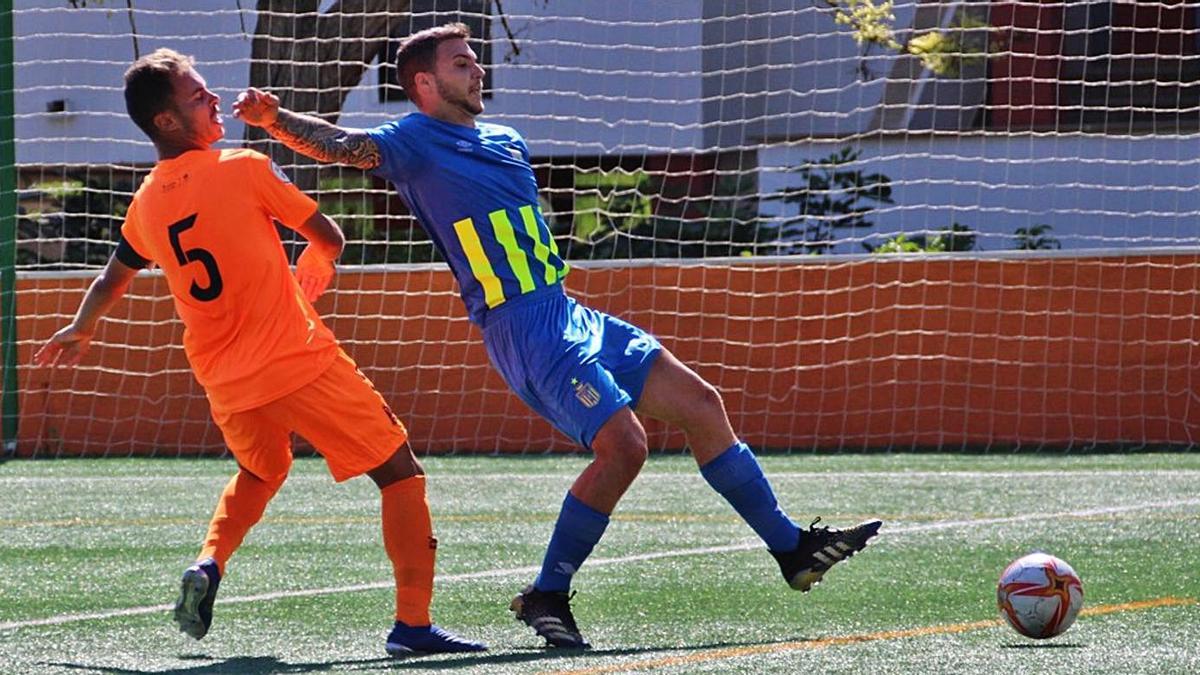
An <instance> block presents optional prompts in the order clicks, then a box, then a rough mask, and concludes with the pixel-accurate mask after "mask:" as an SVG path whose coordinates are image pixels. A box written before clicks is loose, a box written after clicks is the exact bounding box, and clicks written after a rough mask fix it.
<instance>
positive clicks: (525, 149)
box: [512, 129, 533, 164]
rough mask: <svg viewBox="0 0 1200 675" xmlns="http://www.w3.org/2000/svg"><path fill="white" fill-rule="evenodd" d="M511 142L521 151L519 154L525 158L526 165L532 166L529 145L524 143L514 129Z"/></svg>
mask: <svg viewBox="0 0 1200 675" xmlns="http://www.w3.org/2000/svg"><path fill="white" fill-rule="evenodd" d="M512 135H513V142H514V143H516V144H517V147H518V148H520V149H521V154H522V155H524V156H525V163H526V164H533V160H531V159H530V158H529V145H528V144H527V143H525V137H524V136H522V135H521V134H520V133H519V132H518V131H517V130H516V129H513V132H512Z"/></svg>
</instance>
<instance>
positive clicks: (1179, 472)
mask: <svg viewBox="0 0 1200 675" xmlns="http://www.w3.org/2000/svg"><path fill="white" fill-rule="evenodd" d="M766 473H767V477H768V478H772V479H774V478H787V479H789V480H795V479H801V480H803V479H811V480H828V479H829V477H830V476H838V477H839V478H840V477H846V478H875V479H882V480H892V479H907V478H1057V477H1060V476H1062V475H1064V474H1067V475H1070V476H1075V477H1081V478H1089V477H1094V478H1108V477H1113V476H1147V477H1165V478H1172V477H1176V478H1200V469H1140V470H1128V469H1078V470H1072V469H1037V470H1030V471H954V470H947V471H887V470H885V469H881V470H878V471H835V470H824V471H767V472H766ZM231 475H233V472H232V471H231V472H230V473H229V474H228V475H209V476H66V475H64V476H0V485H14V484H15V485H21V484H42V483H57V482H64V481H70V482H71V483H72V484H78V483H100V482H133V483H142V482H145V483H149V482H175V483H178V482H194V481H197V480H206V479H211V480H214V481H227V480H229V476H231ZM692 477H694V478H697V479H699V478H700V474H699V472H696V471H680V472H679V473H670V472H646V473H640V474H638V480H662V479H672V480H679V479H680V478H692ZM428 478H429V481H430V482H431V483H450V482H455V481H464V480H465V481H471V482H472V483H474V482H478V481H480V480H520V479H525V480H528V479H535V480H561V481H565V482H570V481H572V480H574V477H573V476H567V475H564V474H562V473H481V474H473V475H464V474H438V473H436V472H435V473H433V474H430V475H429V477H428ZM300 481H304V482H309V481H317V482H322V483H329V484H330V485H332V484H333V479H332V478H330V477H329V476H327V475H325V474H305V475H299V476H289V477H288V479H287V482H288V483H296V482H300Z"/></svg>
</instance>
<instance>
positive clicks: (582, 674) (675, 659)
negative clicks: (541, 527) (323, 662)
mask: <svg viewBox="0 0 1200 675" xmlns="http://www.w3.org/2000/svg"><path fill="white" fill-rule="evenodd" d="M1195 604H1197V600H1196V599H1195V598H1176V597H1171V596H1167V597H1163V598H1156V599H1154V600H1140V601H1137V602H1125V603H1120V604H1114V605H1098V606H1096V607H1085V608H1084V609H1083V611H1081V612H1080V613H1079V614H1080V616H1101V615H1104V614H1116V613H1118V612H1136V611H1140V610H1145V609H1155V608H1158V607H1174V606H1179V605H1195ZM1000 625H1002V623H1001V621H1000V620H998V619H996V620H988V621H969V622H966V623H949V624H940V625H935V626H922V627H920V628H906V629H901V630H885V631H879V632H876V633H860V634H857V635H841V636H835V637H827V638H821V639H818V640H797V641H795V642H779V643H775V644H765V645H754V646H747V647H728V648H725V649H712V650H708V651H704V652H698V653H695V654H689V655H687V656H667V657H663V658H657V659H646V660H642V661H631V662H626V663H618V664H612V665H608V666H597V667H594V668H580V669H578V670H556V671H550V672H548V673H546V675H599V674H600V673H623V672H628V671H632V670H652V669H655V668H670V667H673V666H684V665H688V664H692V663H701V662H705V661H720V660H722V659H733V658H738V657H742V656H753V655H755V654H777V653H779V652H788V651H795V650H800V649H824V648H825V647H834V646H838V645H848V644H857V643H860V642H877V641H882V640H901V639H904V638H914V637H924V636H926V635H947V634H951V633H965V632H967V631H972V630H982V629H984V628H995V627H997V626H1000Z"/></svg>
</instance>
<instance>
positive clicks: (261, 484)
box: [197, 469, 283, 574]
mask: <svg viewBox="0 0 1200 675" xmlns="http://www.w3.org/2000/svg"><path fill="white" fill-rule="evenodd" d="M281 485H283V479H282V478H281V479H279V480H278V481H275V482H271V483H268V482H267V481H264V480H262V479H260V478H258V477H256V476H254V475H253V474H251V473H248V472H246V471H245V470H243V469H238V472H237V474H236V475H235V476H234V477H233V478H231V479H229V483H228V484H227V485H226V486H225V491H224V492H222V493H221V499H220V500H219V501H217V510H216V511H215V512H214V513H213V517H212V521H211V522H210V523H209V525H208V536H206V537H205V538H204V547H203V548H201V549H200V557H199V558H197V559H198V560H203V559H205V558H212V559H214V560H216V561H217V569H219V570H220V571H221V574H224V573H225V563H226V562H227V561H228V560H229V557H230V556H232V555H233V552H234V551H236V550H237V548H238V546H241V545H242V540H243V539H245V538H246V533H247V532H249V531H250V528H252V527H254V524H255V523H257V522H258V521H259V520H260V519H261V518H262V515H263V511H265V510H266V508H267V502H269V501H271V497H274V496H275V493H276V492H278V491H279V486H281Z"/></svg>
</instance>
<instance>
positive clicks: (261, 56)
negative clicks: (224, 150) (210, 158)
mask: <svg viewBox="0 0 1200 675" xmlns="http://www.w3.org/2000/svg"><path fill="white" fill-rule="evenodd" d="M320 5H321V2H320V0H258V4H257V7H256V9H257V11H258V17H257V22H256V24H255V28H254V43H253V45H252V46H251V49H250V86H252V87H258V88H259V89H264V90H267V91H270V92H271V93H273V94H275V95H276V96H278V97H279V99H280V104H281V105H282V106H283V107H285V108H287V109H289V110H293V111H295V112H299V113H307V114H310V115H316V116H318V117H321V118H323V119H325V120H328V121H329V122H332V123H336V122H337V120H338V117H339V115H340V114H341V111H342V104H343V103H344V102H345V100H346V95H347V94H349V93H350V90H351V89H353V88H354V87H356V86H358V83H359V81H360V80H362V76H363V73H364V72H366V70H367V68H368V67H369V66H370V64H371V62H372V61H374V60H375V59H376V57H378V56H379V55H380V54H383V53H384V52H385V50H386V48H387V42H388V39H389V38H390V37H391V35H392V30H393V28H394V27H398V26H401V25H404V26H407V24H408V11H409V0H338V1H337V2H335V3H334V4H333V6H331V7H330V8H329V10H328V11H326V12H324V13H322V12H321V11H320ZM401 15H402V18H403V21H401V20H400V19H401ZM268 139H269V136H268V135H267V134H266V132H264V131H263V130H262V129H259V128H257V127H251V126H247V127H246V134H245V141H246V147H249V148H254V149H255V150H258V151H259V152H262V153H264V154H267V155H269V156H270V157H271V159H273V160H275V163H276V164H279V165H280V166H283V167H288V168H289V172H290V173H291V174H292V179H293V180H294V181H295V183H296V185H297V187H299V188H300V189H302V190H305V191H312V190H314V189H315V188H316V187H317V185H318V181H319V173H320V171H319V169H318V168H317V167H316V166H315V164H316V163H315V162H314V161H313V160H310V159H308V158H307V157H304V156H303V155H300V154H297V153H294V152H292V151H291V150H289V149H287V148H286V147H284V146H283V144H282V143H279V142H276V141H271V140H268Z"/></svg>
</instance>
